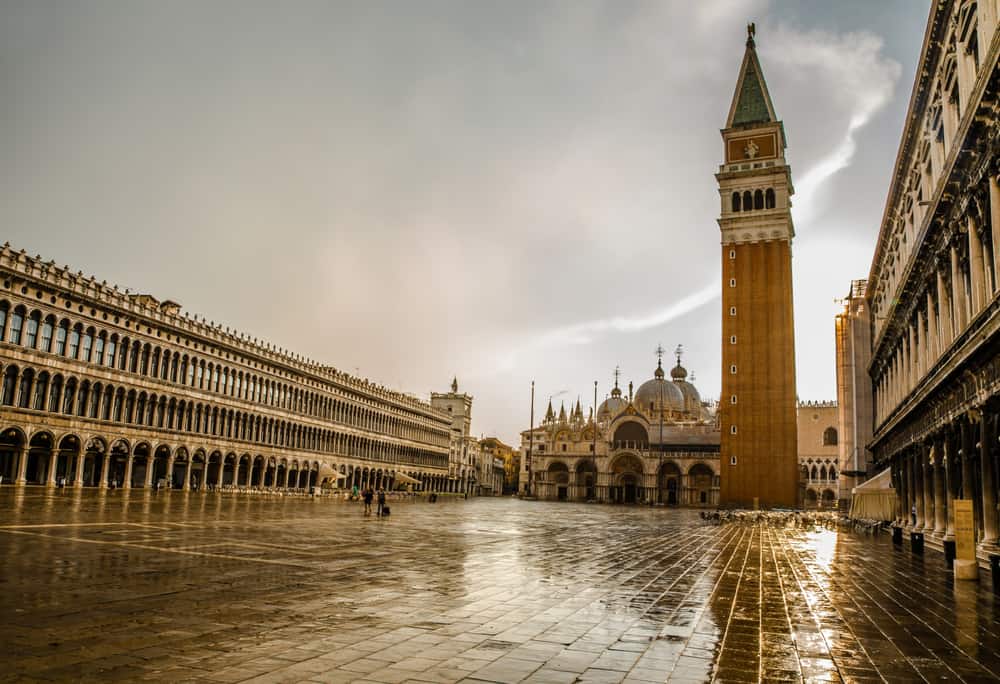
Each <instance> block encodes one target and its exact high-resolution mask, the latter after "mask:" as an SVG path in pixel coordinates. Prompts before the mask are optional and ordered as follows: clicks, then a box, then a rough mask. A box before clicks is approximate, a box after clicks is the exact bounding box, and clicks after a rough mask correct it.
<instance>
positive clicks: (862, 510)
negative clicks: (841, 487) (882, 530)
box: [850, 468, 896, 521]
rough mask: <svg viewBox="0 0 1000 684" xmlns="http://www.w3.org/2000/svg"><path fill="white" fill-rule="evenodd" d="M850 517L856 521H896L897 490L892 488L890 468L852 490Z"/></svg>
mask: <svg viewBox="0 0 1000 684" xmlns="http://www.w3.org/2000/svg"><path fill="white" fill-rule="evenodd" d="M850 516H851V518H854V519H856V520H857V519H863V520H887V521H888V520H893V519H895V517H896V490H895V489H893V488H892V471H891V470H890V469H889V468H886V469H885V470H883V471H882V472H881V473H879V474H878V475H876V476H875V477H873V478H872V479H870V480H868V481H867V482H865V483H864V484H861V485H858V486H857V487H855V488H854V489H853V490H851V514H850Z"/></svg>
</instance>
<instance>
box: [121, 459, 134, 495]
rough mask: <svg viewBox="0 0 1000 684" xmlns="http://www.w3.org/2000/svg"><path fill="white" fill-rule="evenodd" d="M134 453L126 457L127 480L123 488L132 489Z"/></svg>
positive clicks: (123, 483)
mask: <svg viewBox="0 0 1000 684" xmlns="http://www.w3.org/2000/svg"><path fill="white" fill-rule="evenodd" d="M132 458H133V457H132V454H129V455H128V456H126V457H125V480H124V481H123V482H122V489H132Z"/></svg>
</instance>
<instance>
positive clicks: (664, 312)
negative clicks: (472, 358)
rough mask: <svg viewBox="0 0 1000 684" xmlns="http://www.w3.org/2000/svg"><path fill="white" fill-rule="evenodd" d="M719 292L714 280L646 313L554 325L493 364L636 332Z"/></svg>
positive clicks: (501, 367)
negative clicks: (530, 352)
mask: <svg viewBox="0 0 1000 684" xmlns="http://www.w3.org/2000/svg"><path fill="white" fill-rule="evenodd" d="M721 294H722V286H721V284H720V283H719V282H713V283H712V284H710V285H707V286H706V287H703V288H702V289H700V290H698V291H696V292H694V293H692V294H690V295H688V296H686V297H683V298H681V299H679V300H677V301H675V302H673V303H672V304H670V305H669V306H667V307H664V308H662V309H658V310H656V311H653V312H651V313H648V314H643V315H639V316H614V317H610V318H599V319H595V320H590V321H582V322H580V323H573V324H571V325H566V326H562V327H559V328H553V329H551V330H548V331H546V332H543V333H541V334H539V335H537V336H534V337H531V338H529V339H527V340H526V341H525V342H523V343H522V344H520V345H516V346H514V347H513V348H512V349H510V350H508V351H507V352H505V353H503V354H502V355H501V359H500V362H499V363H498V364H497V366H496V368H497V370H498V371H501V372H506V371H510V370H512V369H513V368H514V367H515V365H516V362H517V358H518V357H519V356H521V355H522V354H524V353H526V352H529V351H538V350H543V349H553V348H561V347H567V346H573V345H577V346H579V345H587V344H591V343H593V342H595V341H596V339H597V338H598V337H601V336H603V335H606V334H613V333H637V332H643V331H645V330H650V329H651V328H657V327H660V326H662V325H666V324H667V323H669V322H671V321H673V320H676V319H678V318H680V317H681V316H684V315H686V314H689V313H691V312H692V311H695V310H696V309H699V308H701V307H703V306H705V305H706V304H709V303H711V302H713V301H715V300H716V299H718V298H719V297H720V296H721Z"/></svg>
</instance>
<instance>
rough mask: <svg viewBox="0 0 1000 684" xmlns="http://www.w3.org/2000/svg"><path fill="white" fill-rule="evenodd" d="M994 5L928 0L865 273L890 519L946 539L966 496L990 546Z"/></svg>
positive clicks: (996, 374) (996, 326) (995, 334)
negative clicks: (893, 496)
mask: <svg viewBox="0 0 1000 684" xmlns="http://www.w3.org/2000/svg"><path fill="white" fill-rule="evenodd" d="M998 10H1000V3H998V2H997V1H996V0H979V2H975V1H969V0H965V1H961V2H960V1H958V0H945V1H942V2H935V3H933V4H932V7H931V11H930V16H929V20H928V25H927V31H926V34H925V38H924V43H923V48H922V52H921V57H920V64H919V67H918V69H917V76H916V80H915V82H914V86H913V92H912V95H911V98H910V105H909V111H908V114H907V117H906V125H905V127H904V130H903V136H902V140H901V142H900V146H899V153H898V156H897V159H896V164H895V168H894V170H893V176H892V182H891V186H890V189H889V193H888V199H887V203H886V207H885V213H884V216H883V219H882V224H881V229H880V231H879V236H878V242H877V246H876V251H875V255H874V258H873V261H872V265H871V271H870V275H869V277H868V283H867V291H866V297H867V299H868V302H869V305H870V308H871V313H872V316H871V330H872V361H871V366H870V374H871V378H872V382H873V389H874V413H875V418H874V425H875V430H874V435H873V437H872V440H871V443H870V446H871V450H872V453H873V455H874V458H875V460H876V463H877V465H878V466H879V467H880V468H884V467H891V468H892V481H893V485H894V487H895V488H896V490H897V493H898V495H899V500H900V506H899V511H898V523H899V524H900V525H905V526H906V527H907V528H909V529H910V530H911V531H913V532H921V533H923V534H924V535H925V536H926V537H927V539H928V541H929V542H930V545H931V546H943V544H942V542H947V541H949V540H951V539H953V534H954V515H953V508H952V507H953V502H954V500H955V499H956V498H959V497H961V498H966V499H972V501H973V502H974V510H975V519H976V534H977V536H978V542H979V552H980V558H981V560H982V561H983V562H985V558H986V556H987V555H988V554H989V553H996V552H997V532H998V529H997V528H998V526H997V502H998V497H997V481H998V478H997V455H998V448H997V447H998V442H997V418H998V415H1000V297H998V294H1000V287H998V285H1000V281H998V275H1000V180H998V178H1000V120H998V111H997V107H998V89H1000V69H998V54H1000V33H998V31H997V18H998Z"/></svg>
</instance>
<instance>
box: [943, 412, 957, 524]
mask: <svg viewBox="0 0 1000 684" xmlns="http://www.w3.org/2000/svg"><path fill="white" fill-rule="evenodd" d="M954 440H955V437H954V435H953V434H952V433H951V432H950V431H949V430H945V433H944V438H943V439H942V441H941V449H942V453H941V455H942V457H943V461H944V462H943V464H942V465H943V466H944V490H945V498H946V505H947V507H948V510H947V511H946V512H945V528H944V538H945V539H946V540H948V541H951V540H952V539H954V538H955V513H954V511H955V484H954V479H955V478H954V477H952V475H953V474H954V472H955V442H954Z"/></svg>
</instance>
